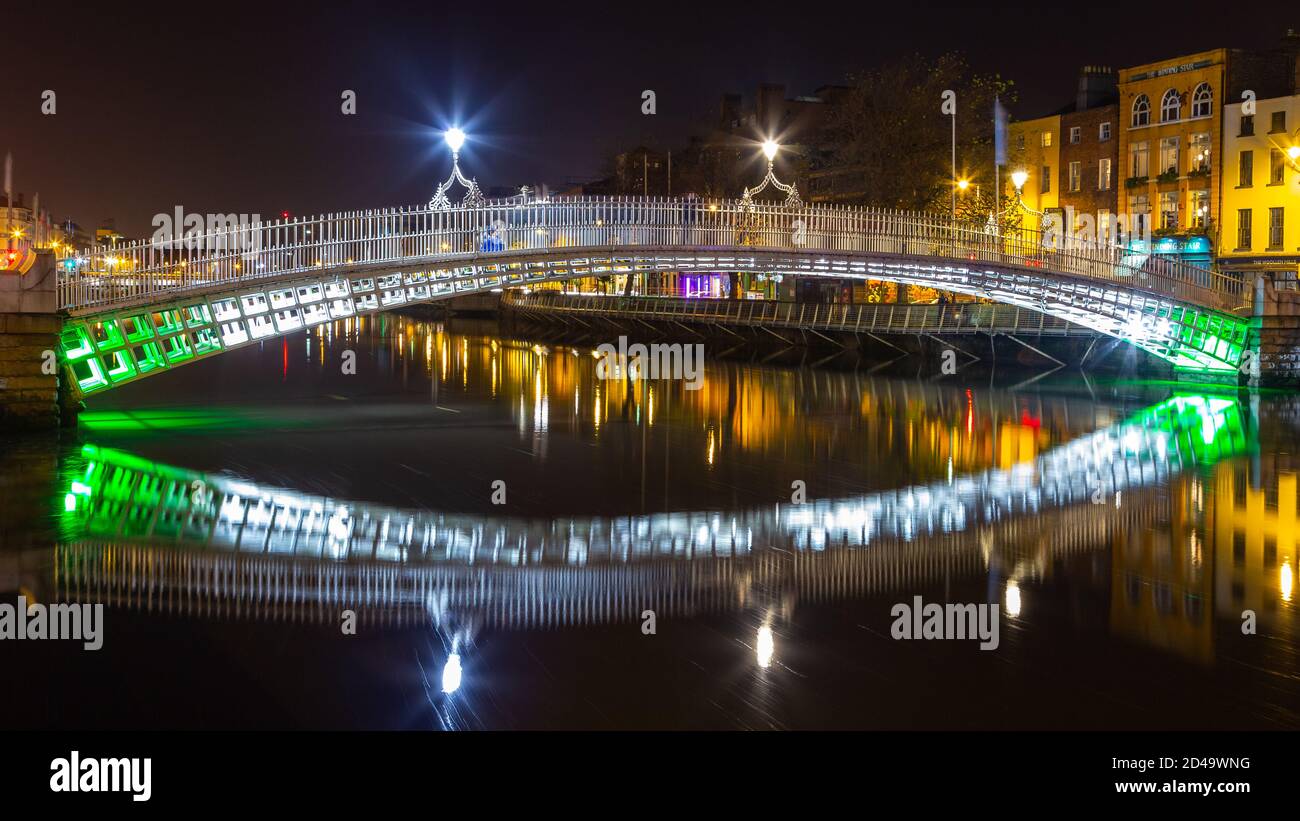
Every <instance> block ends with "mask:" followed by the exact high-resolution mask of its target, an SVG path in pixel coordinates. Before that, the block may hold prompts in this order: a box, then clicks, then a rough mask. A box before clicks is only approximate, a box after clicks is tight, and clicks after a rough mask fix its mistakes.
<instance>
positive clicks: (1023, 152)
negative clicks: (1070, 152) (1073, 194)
mask: <svg viewBox="0 0 1300 821" xmlns="http://www.w3.org/2000/svg"><path fill="white" fill-rule="evenodd" d="M1007 140H1008V141H1009V143H1010V144H1009V146H1008V148H1007V166H1006V168H1004V169H1003V177H1004V179H1003V180H1002V184H1003V185H1004V186H1006V187H1005V188H1003V189H1002V191H1003V193H1004V194H1005V193H1007V192H1010V191H1012V190H1014V182H1013V175H1015V174H1016V173H1024V174H1025V175H1026V178H1025V184H1024V186H1022V187H1021V189H1020V201H1021V203H1022V204H1023V206H1024V215H1023V218H1022V222H1021V225H1022V226H1023V227H1024V228H1025V229H1026V230H1030V231H1039V230H1042V227H1043V220H1044V217H1045V216H1046V215H1047V214H1054V215H1059V214H1060V213H1061V209H1060V192H1061V179H1060V174H1061V115H1060V114H1052V115H1049V116H1047V117H1039V118H1037V119H1034V120H1018V121H1016V122H1013V123H1010V124H1009V125H1008V127H1007Z"/></svg>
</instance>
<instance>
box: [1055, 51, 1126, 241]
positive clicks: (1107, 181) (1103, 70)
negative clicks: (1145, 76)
mask: <svg viewBox="0 0 1300 821" xmlns="http://www.w3.org/2000/svg"><path fill="white" fill-rule="evenodd" d="M1118 94H1119V91H1118V88H1117V86H1116V76H1115V71H1114V69H1111V68H1109V67H1105V66H1085V67H1084V69H1083V71H1082V72H1080V75H1079V89H1078V94H1077V95H1076V97H1075V102H1074V105H1073V106H1072V107H1070V108H1069V109H1067V110H1065V111H1063V112H1061V172H1060V182H1061V193H1060V197H1059V201H1060V208H1061V210H1062V212H1063V213H1064V217H1065V222H1064V223H1063V227H1065V228H1067V229H1069V230H1070V231H1071V232H1072V234H1073V235H1074V236H1080V237H1082V238H1084V239H1089V240H1102V241H1111V240H1113V239H1114V238H1115V236H1114V229H1113V221H1114V218H1115V216H1116V215H1117V214H1118V212H1119V185H1120V180H1119V133H1118V131H1117V127H1118V125H1119V105H1118V103H1117V102H1116V100H1117V99H1118Z"/></svg>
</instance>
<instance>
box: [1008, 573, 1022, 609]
mask: <svg viewBox="0 0 1300 821" xmlns="http://www.w3.org/2000/svg"><path fill="white" fill-rule="evenodd" d="M1007 615H1008V616H1010V617H1011V618H1013V619H1014V618H1015V617H1016V616H1019V615H1020V583H1019V582H1017V581H1016V580H1015V579H1010V580H1008V581H1007Z"/></svg>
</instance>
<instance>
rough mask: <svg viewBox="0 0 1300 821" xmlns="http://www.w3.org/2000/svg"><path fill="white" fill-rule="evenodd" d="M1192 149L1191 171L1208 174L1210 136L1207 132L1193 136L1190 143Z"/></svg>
mask: <svg viewBox="0 0 1300 821" xmlns="http://www.w3.org/2000/svg"><path fill="white" fill-rule="evenodd" d="M1188 142H1189V143H1190V148H1191V155H1192V156H1191V160H1190V163H1191V167H1190V168H1189V169H1188V170H1189V171H1194V172H1208V171H1209V170H1210V135H1209V134H1208V133H1206V132H1202V133H1200V134H1193V135H1192V136H1191V138H1190V139H1189V141H1188Z"/></svg>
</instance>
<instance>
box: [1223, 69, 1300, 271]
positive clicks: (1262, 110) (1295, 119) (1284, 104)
mask: <svg viewBox="0 0 1300 821" xmlns="http://www.w3.org/2000/svg"><path fill="white" fill-rule="evenodd" d="M1254 112H1255V113H1254V114H1253V115H1250V114H1244V113H1243V104H1242V103H1234V104H1232V105H1229V106H1226V107H1225V108H1224V117H1223V120H1224V122H1223V134H1224V138H1223V139H1224V147H1223V155H1224V166H1225V168H1224V180H1223V208H1222V226H1223V230H1222V231H1221V232H1220V234H1219V244H1218V257H1219V266H1220V267H1221V268H1222V269H1223V270H1225V271H1234V272H1237V273H1239V274H1240V275H1241V276H1242V277H1243V279H1246V280H1247V281H1253V279H1254V275H1255V274H1258V273H1267V274H1268V275H1269V277H1270V278H1271V279H1272V280H1273V282H1274V284H1275V286H1276V287H1279V288H1283V289H1295V288H1296V287H1297V286H1296V280H1297V277H1298V276H1300V94H1295V95H1292V96H1287V97H1275V98H1271V99H1264V100H1257V101H1255V107H1254Z"/></svg>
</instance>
